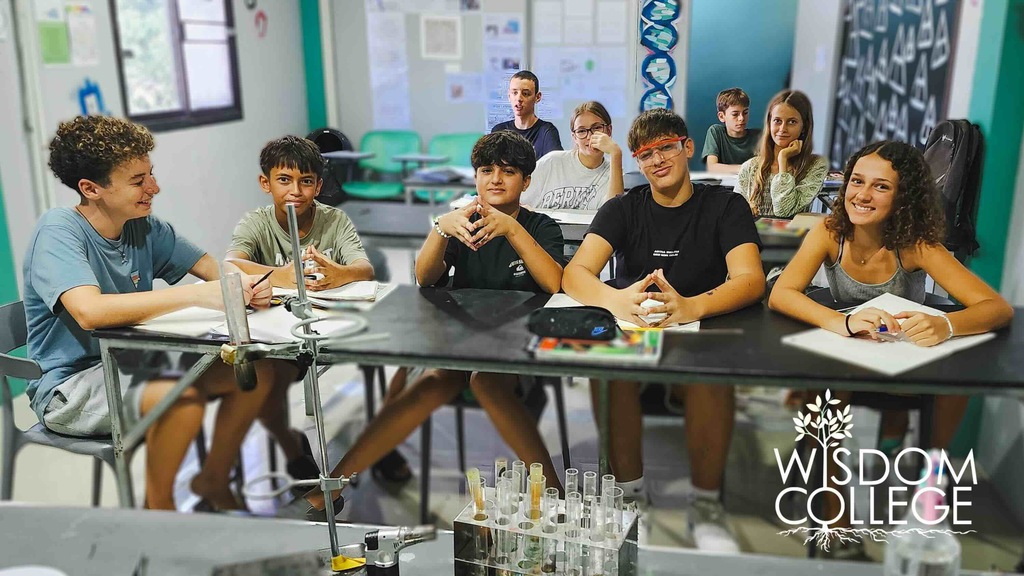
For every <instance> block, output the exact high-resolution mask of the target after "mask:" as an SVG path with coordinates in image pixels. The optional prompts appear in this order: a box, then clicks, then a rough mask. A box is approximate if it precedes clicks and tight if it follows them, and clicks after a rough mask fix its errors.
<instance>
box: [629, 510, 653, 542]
mask: <svg viewBox="0 0 1024 576" xmlns="http://www.w3.org/2000/svg"><path fill="white" fill-rule="evenodd" d="M623 508H624V509H625V510H627V511H630V512H633V513H635V514H636V543H637V544H639V545H641V546H645V545H646V544H647V543H648V542H650V539H651V519H650V514H651V510H650V508H651V505H650V501H649V500H647V499H646V498H638V499H636V500H630V501H628V502H626V501H624V502H623Z"/></svg>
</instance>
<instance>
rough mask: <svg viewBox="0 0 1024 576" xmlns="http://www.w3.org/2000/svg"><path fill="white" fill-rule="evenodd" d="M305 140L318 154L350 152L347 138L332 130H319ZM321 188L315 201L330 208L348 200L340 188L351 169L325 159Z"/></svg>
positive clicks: (343, 164) (340, 163) (335, 161)
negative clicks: (312, 144)
mask: <svg viewBox="0 0 1024 576" xmlns="http://www.w3.org/2000/svg"><path fill="white" fill-rule="evenodd" d="M306 139H307V140H312V141H313V143H314V144H316V147H317V148H319V149H320V152H321V153H323V152H336V151H338V150H352V143H351V142H350V141H349V139H348V136H345V135H344V134H342V133H341V132H339V131H337V130H334V129H333V128H319V129H317V130H313V131H312V132H310V133H309V134H308V135H306ZM324 160H326V162H325V163H324V174H323V182H324V183H323V187H322V188H320V195H319V196H317V198H316V199H317V200H318V201H320V202H323V203H324V204H328V205H330V206H337V205H338V204H341V203H342V202H343V201H345V200H347V199H348V195H347V194H345V190H344V189H343V188H342V186H343V185H344V184H345V181H346V180H347V179H348V178H347V177H348V174H349V173H350V172H349V170H350V169H351V167H350V166H349V165H348V164H346V163H344V162H339V161H337V160H331V159H330V158H325V159H324Z"/></svg>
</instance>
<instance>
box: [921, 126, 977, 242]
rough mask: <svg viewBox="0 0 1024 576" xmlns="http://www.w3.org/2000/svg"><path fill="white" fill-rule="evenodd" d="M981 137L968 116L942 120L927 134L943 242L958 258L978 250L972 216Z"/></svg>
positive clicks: (927, 145) (928, 154)
mask: <svg viewBox="0 0 1024 576" xmlns="http://www.w3.org/2000/svg"><path fill="white" fill-rule="evenodd" d="M982 153H983V141H982V136H981V130H979V129H978V126H977V125H976V124H972V123H971V122H970V121H968V120H943V121H942V122H939V124H938V125H937V126H935V128H933V129H932V132H931V134H929V135H928V143H927V144H925V147H924V159H925V161H926V162H928V166H929V168H931V172H932V176H934V177H935V186H936V187H937V188H938V189H939V193H940V194H941V195H942V207H943V209H944V210H945V213H946V241H945V243H944V244H945V246H946V248H947V249H948V250H950V251H951V252H953V253H954V254H955V255H956V257H957V259H958V260H960V261H961V262H962V261H964V260H965V259H967V258H968V257H970V256H972V255H973V254H974V253H975V252H976V251H977V250H978V246H979V245H978V241H977V238H976V236H975V225H974V221H975V217H976V213H977V204H978V190H979V188H980V176H981V159H982Z"/></svg>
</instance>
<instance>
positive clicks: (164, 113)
mask: <svg viewBox="0 0 1024 576" xmlns="http://www.w3.org/2000/svg"><path fill="white" fill-rule="evenodd" d="M111 5H112V6H113V12H114V19H115V22H116V24H115V34H114V35H115V41H116V42H117V50H118V55H119V57H118V69H119V72H120V74H121V95H122V98H123V100H124V108H125V113H126V115H127V116H128V118H130V119H131V120H134V121H136V122H139V123H140V124H144V125H146V126H147V127H148V128H150V129H151V130H154V131H159V130H170V129H175V128H183V127H187V126H197V125H201V124H212V123H216V122H227V121H230V120H238V119H240V118H241V117H242V102H241V92H240V89H239V79H238V56H237V51H236V48H235V36H234V34H235V31H234V18H233V15H232V12H231V0H111Z"/></svg>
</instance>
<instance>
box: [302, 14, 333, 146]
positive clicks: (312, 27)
mask: <svg viewBox="0 0 1024 576" xmlns="http://www.w3.org/2000/svg"><path fill="white" fill-rule="evenodd" d="M299 10H300V11H301V22H302V55H303V59H304V61H305V67H306V107H307V108H308V109H309V130H310V131H312V130H315V129H317V128H323V127H325V126H327V103H326V101H325V92H324V65H323V64H324V59H323V52H322V51H321V48H320V3H319V1H318V0H299Z"/></svg>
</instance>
